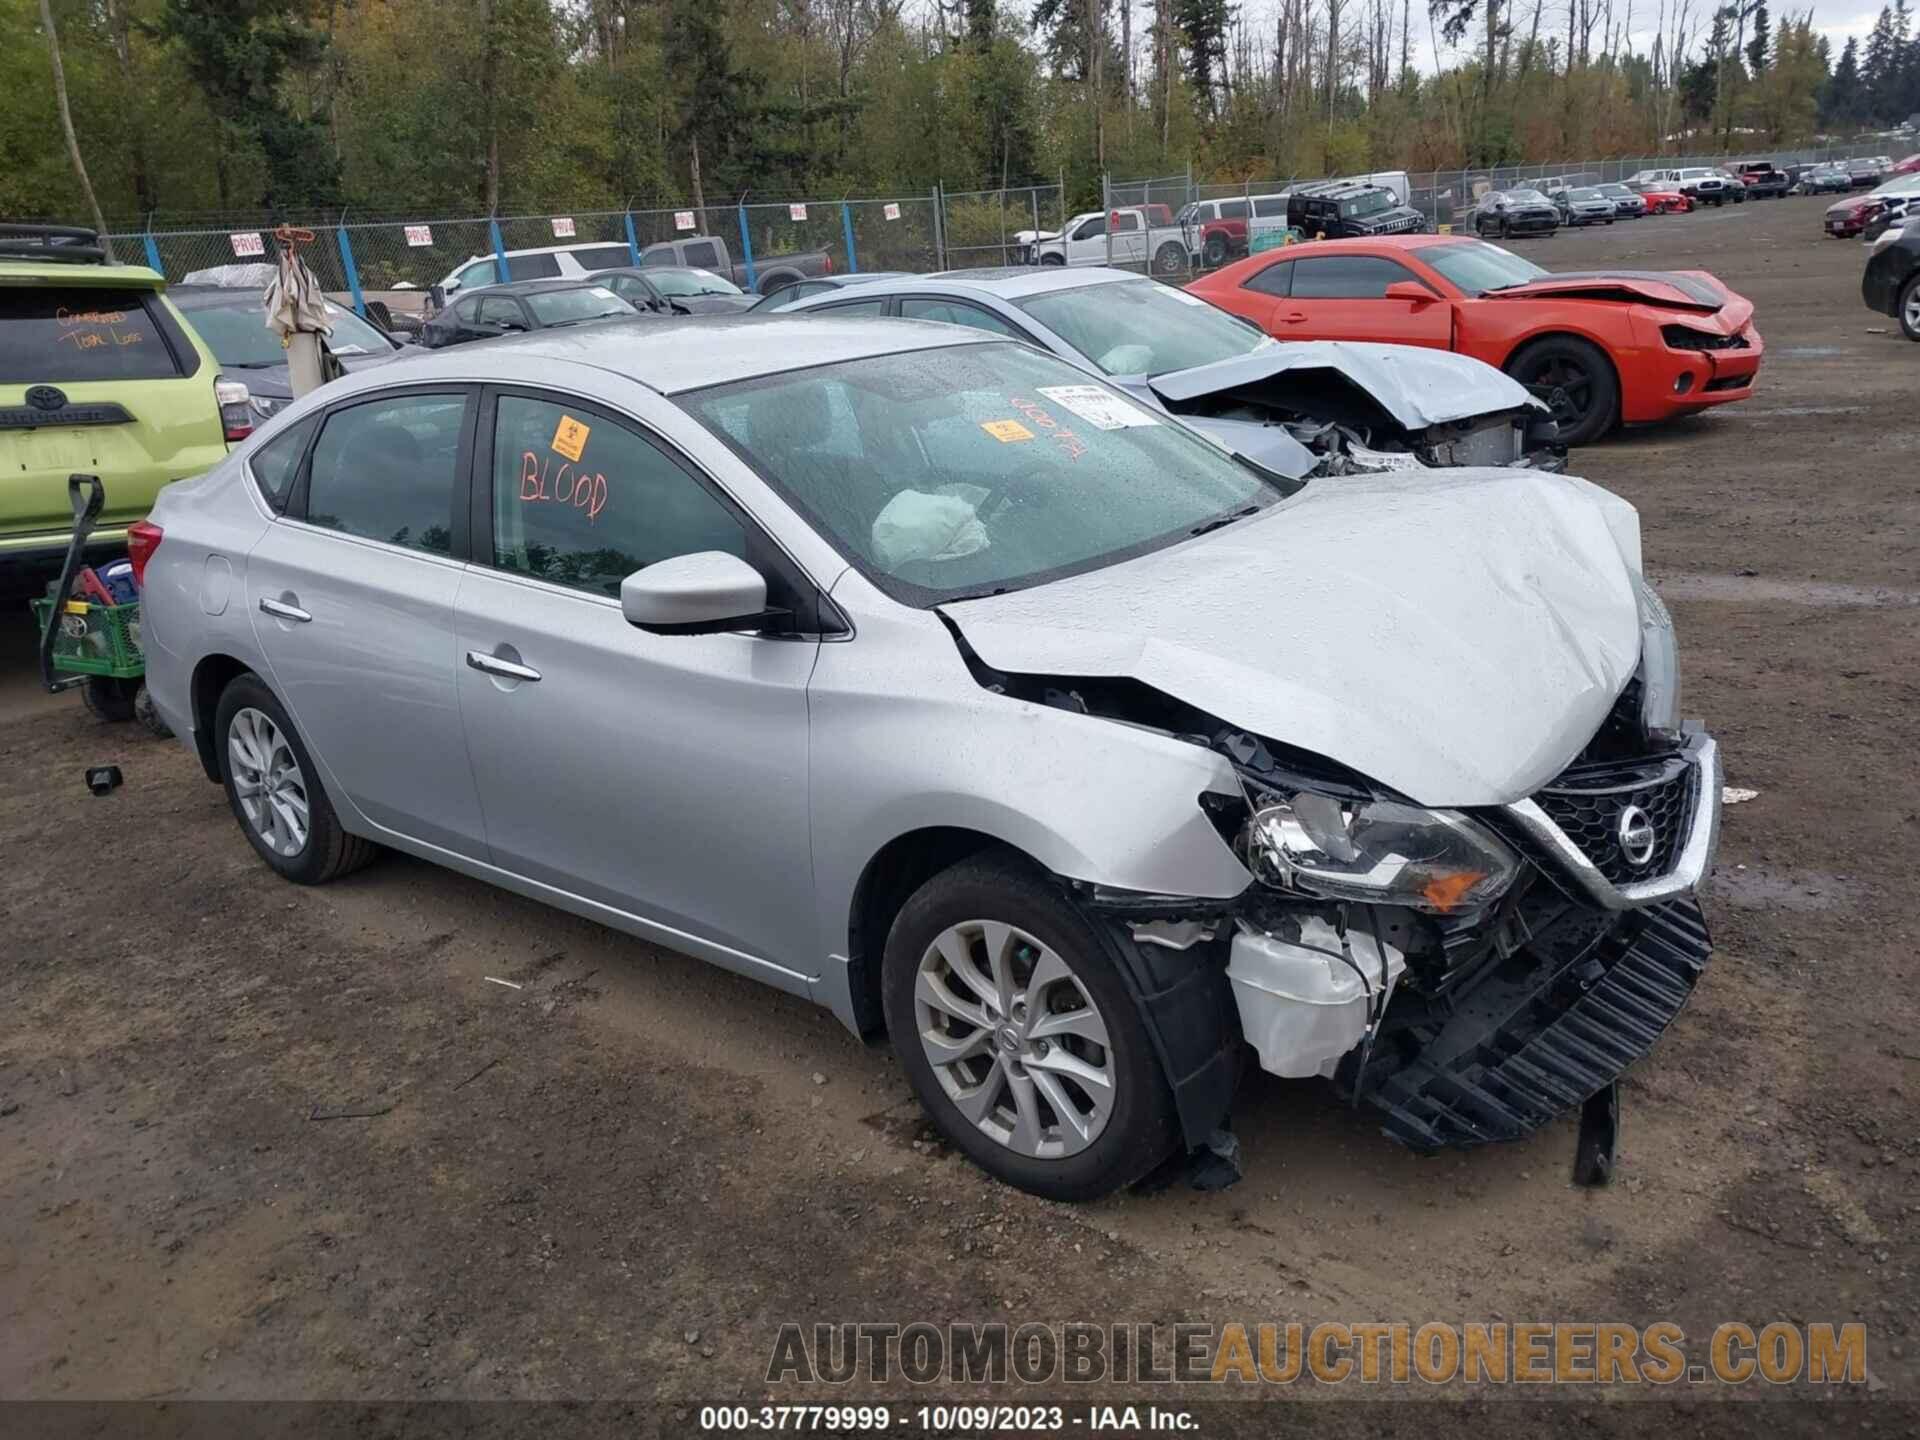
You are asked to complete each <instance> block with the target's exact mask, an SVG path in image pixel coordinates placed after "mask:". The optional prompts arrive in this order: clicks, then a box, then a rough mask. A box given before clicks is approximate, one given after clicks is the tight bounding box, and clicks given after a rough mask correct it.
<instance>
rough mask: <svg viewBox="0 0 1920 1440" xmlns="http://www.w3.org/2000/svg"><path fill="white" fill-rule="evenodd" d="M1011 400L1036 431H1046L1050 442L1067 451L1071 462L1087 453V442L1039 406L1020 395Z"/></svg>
mask: <svg viewBox="0 0 1920 1440" xmlns="http://www.w3.org/2000/svg"><path fill="white" fill-rule="evenodd" d="M1011 400H1012V404H1013V408H1014V409H1016V410H1018V411H1019V412H1020V413H1021V414H1022V415H1024V416H1026V417H1027V421H1028V423H1029V424H1031V425H1033V426H1034V428H1035V429H1038V430H1044V431H1045V432H1046V435H1047V438H1048V439H1049V440H1051V441H1053V443H1054V444H1056V445H1058V446H1059V447H1060V448H1061V449H1062V450H1064V451H1066V454H1067V458H1068V459H1069V460H1078V459H1079V458H1080V457H1081V456H1082V455H1084V454H1086V453H1087V442H1086V441H1084V440H1082V439H1081V438H1080V437H1079V436H1078V435H1076V434H1074V433H1073V431H1071V430H1069V429H1067V428H1066V427H1065V426H1063V425H1062V424H1061V423H1060V422H1059V421H1058V420H1056V419H1054V418H1053V416H1051V415H1049V414H1048V413H1047V412H1046V411H1045V410H1043V409H1041V408H1040V406H1039V405H1038V404H1036V403H1035V402H1033V401H1032V400H1028V399H1027V398H1025V397H1024V396H1020V395H1015V396H1013V397H1011Z"/></svg>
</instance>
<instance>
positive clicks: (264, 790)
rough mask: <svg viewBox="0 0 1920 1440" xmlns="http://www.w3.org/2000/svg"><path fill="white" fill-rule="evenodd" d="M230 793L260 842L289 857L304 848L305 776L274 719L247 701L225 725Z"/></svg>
mask: <svg viewBox="0 0 1920 1440" xmlns="http://www.w3.org/2000/svg"><path fill="white" fill-rule="evenodd" d="M227 754H228V757H229V758H230V760H231V761H232V764H233V794H234V798H235V799H237V800H238V801H239V802H240V811H241V813H242V814H243V815H245V816H246V818H247V823H248V824H249V825H251V826H253V830H254V833H255V834H256V835H258V836H259V837H260V840H261V843H262V844H264V845H265V846H266V847H267V848H268V849H269V850H271V851H273V853H274V854H276V855H284V856H287V857H288V858H289V859H291V858H292V857H293V856H295V855H298V854H299V853H300V852H301V851H302V850H304V849H306V847H307V833H308V810H307V778H306V775H305V774H304V773H303V772H302V771H301V769H300V762H299V760H298V759H297V758H295V756H294V753H293V747H292V746H291V745H289V744H288V743H287V737H286V735H285V733H284V732H283V731H282V730H281V729H280V727H279V726H278V725H276V724H274V722H273V718H272V717H271V716H269V715H268V714H267V713H266V712H265V711H263V710H255V709H253V708H252V707H251V706H249V707H248V708H246V709H244V710H237V711H235V712H234V716H233V722H232V724H230V725H229V726H228V727H227Z"/></svg>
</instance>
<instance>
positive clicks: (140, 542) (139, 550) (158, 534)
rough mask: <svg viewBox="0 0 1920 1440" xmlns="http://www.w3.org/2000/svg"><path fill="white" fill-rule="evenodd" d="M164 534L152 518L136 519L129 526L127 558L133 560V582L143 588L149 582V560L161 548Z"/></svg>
mask: <svg viewBox="0 0 1920 1440" xmlns="http://www.w3.org/2000/svg"><path fill="white" fill-rule="evenodd" d="M163 534H164V532H163V531H162V530H161V529H160V527H159V526H158V525H156V524H154V523H153V522H152V521H151V520H136V521H134V522H133V524H131V525H129V526H128V527H127V558H128V559H129V560H131V561H133V583H134V584H136V585H138V586H140V587H141V588H142V589H144V588H145V587H146V583H147V562H148V561H149V560H151V559H153V552H154V551H156V550H158V549H159V548H160V540H161V538H162V535H163Z"/></svg>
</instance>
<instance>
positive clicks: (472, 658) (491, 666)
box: [467, 650, 540, 680]
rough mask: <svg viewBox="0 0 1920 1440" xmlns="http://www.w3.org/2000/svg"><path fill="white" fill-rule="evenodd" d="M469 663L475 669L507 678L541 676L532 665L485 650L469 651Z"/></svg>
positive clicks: (533, 677) (537, 677) (527, 678)
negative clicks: (506, 658) (490, 653)
mask: <svg viewBox="0 0 1920 1440" xmlns="http://www.w3.org/2000/svg"><path fill="white" fill-rule="evenodd" d="M467 664H468V665H469V666H471V667H472V668H473V669H475V670H484V671H486V673H487V674H489V675H498V676H500V677H501V678H502V679H505V680H538V679H539V678H540V672H539V671H538V670H536V669H534V668H533V667H532V666H531V665H521V664H518V663H516V662H514V661H512V660H502V659H501V658H500V657H499V656H498V655H489V654H487V652H486V651H484V650H469V651H467Z"/></svg>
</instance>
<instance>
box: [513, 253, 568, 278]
mask: <svg viewBox="0 0 1920 1440" xmlns="http://www.w3.org/2000/svg"><path fill="white" fill-rule="evenodd" d="M559 273H560V257H559V256H558V255H509V256H507V277H508V278H509V279H512V280H551V279H553V277H554V276H556V275H558V274H559Z"/></svg>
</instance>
